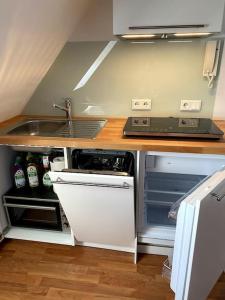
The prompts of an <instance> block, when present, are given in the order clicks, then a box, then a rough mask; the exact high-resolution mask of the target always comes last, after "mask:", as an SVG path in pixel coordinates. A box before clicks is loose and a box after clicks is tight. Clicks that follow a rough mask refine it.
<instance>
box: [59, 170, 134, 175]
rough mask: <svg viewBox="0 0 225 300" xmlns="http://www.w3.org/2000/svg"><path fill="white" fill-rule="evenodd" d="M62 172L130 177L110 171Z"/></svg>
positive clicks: (125, 173)
mask: <svg viewBox="0 0 225 300" xmlns="http://www.w3.org/2000/svg"><path fill="white" fill-rule="evenodd" d="M62 172H68V173H81V174H98V175H113V176H129V174H128V173H127V172H119V171H108V170H83V169H63V170H62Z"/></svg>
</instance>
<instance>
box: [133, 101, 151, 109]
mask: <svg viewBox="0 0 225 300" xmlns="http://www.w3.org/2000/svg"><path fill="white" fill-rule="evenodd" d="M131 103H132V110H151V108H152V101H151V99H132V101H131Z"/></svg>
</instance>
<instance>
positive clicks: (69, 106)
mask: <svg viewBox="0 0 225 300" xmlns="http://www.w3.org/2000/svg"><path fill="white" fill-rule="evenodd" d="M53 108H57V109H60V110H63V111H65V113H66V118H67V120H68V121H72V102H71V98H66V99H65V106H61V105H58V104H55V103H54V104H53Z"/></svg>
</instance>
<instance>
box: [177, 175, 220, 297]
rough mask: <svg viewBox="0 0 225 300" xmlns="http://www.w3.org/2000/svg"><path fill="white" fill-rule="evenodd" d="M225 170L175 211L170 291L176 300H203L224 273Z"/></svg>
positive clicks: (205, 183)
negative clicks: (175, 221)
mask: <svg viewBox="0 0 225 300" xmlns="http://www.w3.org/2000/svg"><path fill="white" fill-rule="evenodd" d="M224 237H225V170H221V171H218V172H216V173H215V174H214V175H213V176H212V177H210V178H209V179H207V180H206V181H205V182H204V183H203V184H202V185H201V186H199V187H198V188H197V189H196V190H195V191H194V192H193V193H191V194H190V195H189V196H188V197H187V198H186V199H185V200H184V201H183V202H182V203H181V206H180V208H179V211H178V217H177V227H176V235H175V244H174V254H173V266H172V277H171V288H172V290H173V291H174V292H175V295H176V297H175V299H176V300H206V299H207V296H208V294H209V293H210V291H211V289H212V288H213V286H214V285H215V283H216V281H217V280H218V278H219V276H220V275H221V273H222V272H223V271H224V270H225V238H224Z"/></svg>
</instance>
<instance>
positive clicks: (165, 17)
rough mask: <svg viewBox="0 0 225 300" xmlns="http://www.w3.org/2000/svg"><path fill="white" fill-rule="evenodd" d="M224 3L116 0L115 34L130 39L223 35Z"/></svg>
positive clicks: (204, 0) (200, 0)
mask: <svg viewBox="0 0 225 300" xmlns="http://www.w3.org/2000/svg"><path fill="white" fill-rule="evenodd" d="M224 6H225V0H217V1H216V3H215V2H214V1H211V0H198V1H194V0H189V1H186V0H113V32H114V34H115V35H116V36H119V37H120V38H122V39H128V40H143V39H177V38H190V37H191V38H196V37H208V36H210V35H213V34H220V33H221V31H222V27H223V17H224Z"/></svg>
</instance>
